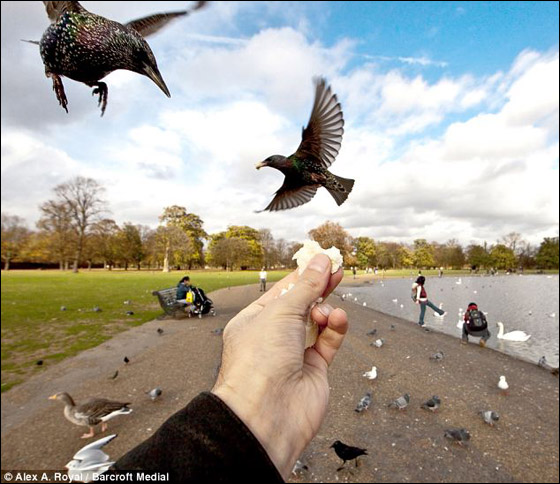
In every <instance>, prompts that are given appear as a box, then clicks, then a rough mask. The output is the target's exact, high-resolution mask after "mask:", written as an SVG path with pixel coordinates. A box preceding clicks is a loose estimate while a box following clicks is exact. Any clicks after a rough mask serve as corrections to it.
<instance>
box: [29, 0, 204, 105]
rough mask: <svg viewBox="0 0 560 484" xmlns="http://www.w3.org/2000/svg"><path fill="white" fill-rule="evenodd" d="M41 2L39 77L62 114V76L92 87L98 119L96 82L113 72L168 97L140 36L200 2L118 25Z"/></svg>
mask: <svg viewBox="0 0 560 484" xmlns="http://www.w3.org/2000/svg"><path fill="white" fill-rule="evenodd" d="M43 3H44V4H45V7H46V9H47V15H48V16H49V19H50V21H51V25H50V26H49V27H48V28H47V30H46V31H45V33H44V34H43V37H42V38H41V41H40V42H39V47H40V51H41V57H42V59H43V64H44V65H45V75H46V76H47V77H50V78H52V81H53V90H54V92H55V93H56V98H57V99H58V102H59V103H60V105H61V106H62V107H63V108H64V109H65V111H66V112H68V100H67V99H66V94H65V93H64V86H63V85H62V79H61V77H62V76H66V77H68V78H70V79H73V80H75V81H78V82H83V83H84V84H86V85H88V86H90V87H94V88H95V89H94V90H93V93H92V94H97V95H99V106H101V116H103V113H104V112H105V108H106V106H107V94H108V89H107V84H105V83H104V82H100V79H103V78H104V77H105V76H106V75H107V74H110V73H111V72H113V71H116V70H117V69H126V70H129V71H133V72H137V73H138V74H142V75H144V76H147V77H149V78H150V79H151V80H152V81H154V82H155V83H156V85H157V86H158V87H159V88H160V89H161V90H162V91H163V92H164V93H165V95H166V96H167V97H171V94H169V90H168V89H167V86H166V85H165V82H164V80H163V78H162V77H161V74H160V72H159V69H158V66H157V63H156V58H155V57H154V54H153V53H152V50H151V49H150V46H149V45H148V43H147V42H146V41H145V40H144V37H145V36H148V35H150V34H153V33H154V32H157V31H158V30H159V29H160V28H161V27H163V26H164V25H165V24H167V23H168V22H169V21H170V20H172V19H174V18H176V17H181V16H184V15H188V14H189V13H190V12H191V11H193V10H196V9H198V8H200V7H202V6H203V5H204V4H205V3H206V2H197V3H196V4H195V6H194V7H193V8H191V9H188V10H183V11H179V12H168V13H159V14H155V15H150V16H148V17H143V18H141V19H138V20H133V21H132V22H128V23H126V24H124V25H123V24H120V23H118V22H114V21H113V20H109V19H106V18H105V17H101V16H100V15H95V14H94V13H91V12H88V11H87V10H86V9H85V8H84V7H82V6H81V5H80V2H43ZM32 43H36V42H33V41H32Z"/></svg>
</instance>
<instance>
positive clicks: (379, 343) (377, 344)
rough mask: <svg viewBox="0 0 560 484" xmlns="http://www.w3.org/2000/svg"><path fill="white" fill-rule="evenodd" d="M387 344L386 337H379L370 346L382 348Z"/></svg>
mask: <svg viewBox="0 0 560 484" xmlns="http://www.w3.org/2000/svg"><path fill="white" fill-rule="evenodd" d="M384 344H385V339H383V338H379V339H376V340H375V341H374V342H373V343H371V344H370V346H375V347H376V348H381V347H382V346H383V345H384Z"/></svg>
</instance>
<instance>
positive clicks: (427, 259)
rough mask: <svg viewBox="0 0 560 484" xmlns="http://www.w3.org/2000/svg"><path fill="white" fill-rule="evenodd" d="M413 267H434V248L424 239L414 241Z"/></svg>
mask: <svg viewBox="0 0 560 484" xmlns="http://www.w3.org/2000/svg"><path fill="white" fill-rule="evenodd" d="M414 265H415V266H416V267H418V268H422V267H424V268H428V267H433V266H434V265H435V261H434V248H433V246H432V245H431V244H429V243H428V242H427V241H426V239H416V240H415V241H414Z"/></svg>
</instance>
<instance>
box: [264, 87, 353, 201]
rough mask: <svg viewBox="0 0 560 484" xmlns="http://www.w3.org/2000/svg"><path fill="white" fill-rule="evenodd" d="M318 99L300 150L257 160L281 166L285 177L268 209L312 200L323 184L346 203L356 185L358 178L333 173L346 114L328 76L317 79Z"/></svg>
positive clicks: (267, 164)
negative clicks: (333, 164)
mask: <svg viewBox="0 0 560 484" xmlns="http://www.w3.org/2000/svg"><path fill="white" fill-rule="evenodd" d="M315 86H316V90H315V101H314V104H313V109H312V111H311V117H310V119H309V123H308V124H307V127H306V128H304V129H303V132H302V141H301V143H300V145H299V147H298V149H297V151H296V152H295V153H294V154H292V155H290V156H288V157H285V156H282V155H272V156H269V157H268V158H267V159H266V160H264V161H263V162H261V163H259V164H257V168H262V167H264V166H269V167H271V168H276V169H277V170H280V171H281V172H282V173H283V174H284V176H285V178H284V183H283V184H282V186H281V187H280V189H279V190H278V191H277V192H276V194H275V197H274V199H273V200H272V201H271V202H270V203H269V204H268V206H267V207H266V208H265V209H264V210H269V211H276V210H287V209H290V208H294V207H297V206H299V205H303V204H304V203H307V202H309V201H310V200H311V199H312V198H313V197H314V196H315V193H316V192H317V190H318V189H319V187H325V188H326V189H327V190H328V191H329V193H330V194H331V195H332V197H333V198H334V199H335V201H336V203H337V204H338V205H342V204H343V203H344V202H345V201H346V199H347V198H348V195H349V194H350V192H351V191H352V187H353V186H354V180H350V179H348V178H342V177H339V176H337V175H334V174H332V173H331V172H330V171H329V170H328V167H329V166H330V165H331V164H332V163H333V162H334V160H335V158H336V156H337V155H338V150H339V149H340V145H341V143H342V135H343V133H344V118H343V115H342V108H341V106H340V103H339V102H338V100H337V97H336V94H333V93H332V91H331V88H330V86H327V83H326V81H325V79H323V78H319V79H317V80H316V81H315Z"/></svg>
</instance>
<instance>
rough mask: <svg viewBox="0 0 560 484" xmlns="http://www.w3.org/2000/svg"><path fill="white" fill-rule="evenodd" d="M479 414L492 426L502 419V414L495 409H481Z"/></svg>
mask: <svg viewBox="0 0 560 484" xmlns="http://www.w3.org/2000/svg"><path fill="white" fill-rule="evenodd" d="M478 414H479V415H480V416H481V417H482V418H483V419H484V421H485V422H486V423H487V424H488V425H490V426H491V427H493V426H494V424H495V423H496V422H497V421H498V420H500V415H499V414H498V412H494V410H481V411H480V412H478Z"/></svg>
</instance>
